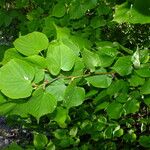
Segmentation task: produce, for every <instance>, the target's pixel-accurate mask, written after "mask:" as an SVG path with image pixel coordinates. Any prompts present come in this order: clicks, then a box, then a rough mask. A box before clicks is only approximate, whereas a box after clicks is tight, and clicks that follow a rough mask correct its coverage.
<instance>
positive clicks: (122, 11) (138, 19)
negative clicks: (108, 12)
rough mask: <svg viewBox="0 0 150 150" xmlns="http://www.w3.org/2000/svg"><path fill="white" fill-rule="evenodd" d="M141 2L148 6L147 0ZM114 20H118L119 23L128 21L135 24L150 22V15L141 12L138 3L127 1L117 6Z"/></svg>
mask: <svg viewBox="0 0 150 150" xmlns="http://www.w3.org/2000/svg"><path fill="white" fill-rule="evenodd" d="M146 1H148V0H146ZM148 3H149V2H148ZM141 4H142V5H143V4H144V6H146V4H145V2H143V3H141ZM140 7H141V6H140ZM146 7H147V6H146ZM148 11H149V10H148ZM113 21H116V22H118V23H124V22H128V23H133V24H137V23H140V24H146V23H150V16H148V15H145V14H143V13H141V12H139V11H138V9H137V8H136V5H133V4H129V3H128V2H125V3H123V4H121V5H117V6H116V8H115V14H114V19H113Z"/></svg>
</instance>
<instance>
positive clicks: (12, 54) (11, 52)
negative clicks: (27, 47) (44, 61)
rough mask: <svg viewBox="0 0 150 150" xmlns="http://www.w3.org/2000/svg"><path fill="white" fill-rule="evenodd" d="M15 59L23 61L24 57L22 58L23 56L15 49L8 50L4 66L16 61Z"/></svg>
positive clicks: (3, 62)
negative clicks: (13, 60) (12, 60)
mask: <svg viewBox="0 0 150 150" xmlns="http://www.w3.org/2000/svg"><path fill="white" fill-rule="evenodd" d="M14 58H18V59H22V58H23V57H22V56H21V54H19V53H18V51H17V50H16V49H15V48H10V49H7V50H6V51H5V54H4V58H3V61H2V64H3V65H4V64H6V63H7V62H9V61H10V60H11V59H14Z"/></svg>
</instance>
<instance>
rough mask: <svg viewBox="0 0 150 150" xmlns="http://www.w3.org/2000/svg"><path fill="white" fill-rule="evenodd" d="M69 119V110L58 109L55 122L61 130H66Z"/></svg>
mask: <svg viewBox="0 0 150 150" xmlns="http://www.w3.org/2000/svg"><path fill="white" fill-rule="evenodd" d="M67 117H68V110H67V109H65V108H63V107H57V109H56V116H55V118H54V120H55V121H56V122H57V123H58V124H59V126H60V127H61V128H65V127H66V126H67V125H66V123H65V121H66V119H67Z"/></svg>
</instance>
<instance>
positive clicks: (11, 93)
mask: <svg viewBox="0 0 150 150" xmlns="http://www.w3.org/2000/svg"><path fill="white" fill-rule="evenodd" d="M34 74H35V70H34V68H33V67H32V66H30V65H29V64H28V63H26V62H25V61H22V60H19V59H16V60H11V61H9V62H8V63H7V64H6V65H4V66H3V67H2V68H0V89H1V91H2V93H3V94H5V95H6V96H7V97H10V98H12V99H18V98H25V97H29V96H30V95H31V93H32V90H33V88H32V84H31V81H32V80H33V78H34Z"/></svg>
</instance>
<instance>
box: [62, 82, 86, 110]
mask: <svg viewBox="0 0 150 150" xmlns="http://www.w3.org/2000/svg"><path fill="white" fill-rule="evenodd" d="M84 98H85V90H84V89H83V88H81V87H77V86H76V85H75V84H74V82H72V83H71V84H70V85H68V87H67V88H66V91H65V96H64V106H65V107H67V108H71V107H74V106H79V105H81V104H82V103H83V101H84Z"/></svg>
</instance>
